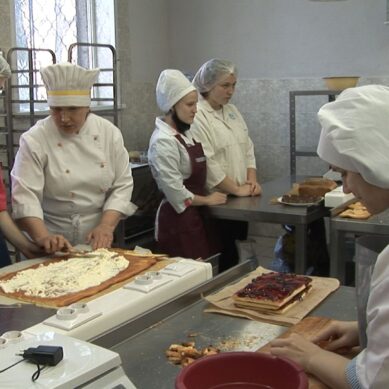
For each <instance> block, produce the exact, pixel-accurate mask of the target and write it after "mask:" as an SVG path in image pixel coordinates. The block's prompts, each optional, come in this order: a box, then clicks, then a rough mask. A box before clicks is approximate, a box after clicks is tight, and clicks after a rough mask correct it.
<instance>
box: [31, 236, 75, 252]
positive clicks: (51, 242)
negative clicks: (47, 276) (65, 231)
mask: <svg viewBox="0 0 389 389" xmlns="http://www.w3.org/2000/svg"><path fill="white" fill-rule="evenodd" d="M35 242H36V244H37V245H38V246H39V247H41V248H42V249H43V250H44V252H45V253H46V254H52V253H55V252H56V251H68V250H70V249H72V245H71V244H70V243H69V241H68V240H66V239H65V238H64V237H63V236H62V235H56V234H49V235H46V236H44V237H43V238H39V239H36V241H35Z"/></svg>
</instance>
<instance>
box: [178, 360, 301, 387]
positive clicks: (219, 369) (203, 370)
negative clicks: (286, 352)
mask: <svg viewBox="0 0 389 389" xmlns="http://www.w3.org/2000/svg"><path fill="white" fill-rule="evenodd" d="M175 387H176V389H221V388H223V389H285V388H288V389H307V388H308V378H307V376H306V375H305V373H304V371H303V369H302V367H300V366H299V365H297V364H295V363H294V362H292V361H290V360H287V359H283V358H278V357H275V356H272V355H270V354H265V353H257V352H228V353H220V354H217V355H210V356H208V357H204V358H201V359H198V360H196V361H195V362H193V363H192V364H190V365H188V366H186V367H185V368H183V369H182V370H181V372H180V374H179V375H178V376H177V378H176V384H175Z"/></svg>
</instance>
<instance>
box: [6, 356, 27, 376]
mask: <svg viewBox="0 0 389 389" xmlns="http://www.w3.org/2000/svg"><path fill="white" fill-rule="evenodd" d="M23 361H25V359H21V360H20V361H17V362H15V363H14V364H12V365H9V366H7V367H6V368H5V369H3V370H0V373H4V372H5V371H6V370H8V369H10V368H11V367H14V366H16V365H17V364H18V363H20V362H23Z"/></svg>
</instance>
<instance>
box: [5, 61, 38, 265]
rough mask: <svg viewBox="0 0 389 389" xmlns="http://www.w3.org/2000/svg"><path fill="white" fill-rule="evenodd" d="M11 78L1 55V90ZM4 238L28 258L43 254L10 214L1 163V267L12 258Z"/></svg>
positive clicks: (9, 262) (9, 70)
mask: <svg viewBox="0 0 389 389" xmlns="http://www.w3.org/2000/svg"><path fill="white" fill-rule="evenodd" d="M9 77H11V69H10V67H9V65H8V63H7V61H6V60H5V59H4V58H3V56H2V55H1V54H0V90H1V89H2V88H4V87H5V82H6V80H7V78H9ZM4 237H5V238H6V239H7V240H8V241H9V242H10V243H11V244H12V245H13V246H15V248H17V249H18V250H19V251H21V252H22V253H23V254H24V255H25V256H26V257H27V258H34V257H38V256H39V255H41V254H42V250H41V249H40V248H39V247H38V246H37V245H36V244H34V243H33V242H31V241H30V240H29V239H27V238H26V236H25V235H24V234H23V233H22V232H21V231H20V230H19V228H18V227H17V226H16V224H15V223H14V221H13V220H12V219H11V217H10V215H9V213H8V210H7V194H6V189H5V186H4V182H3V177H2V165H1V163H0V267H4V266H7V265H10V264H11V258H10V255H9V252H8V247H7V244H6V242H5V240H4Z"/></svg>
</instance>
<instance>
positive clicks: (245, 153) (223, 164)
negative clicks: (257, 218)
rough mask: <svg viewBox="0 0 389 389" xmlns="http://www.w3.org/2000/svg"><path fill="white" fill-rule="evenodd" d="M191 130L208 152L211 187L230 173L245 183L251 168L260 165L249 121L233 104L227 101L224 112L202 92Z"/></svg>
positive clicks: (208, 185) (233, 178) (206, 153)
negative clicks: (248, 126)
mask: <svg viewBox="0 0 389 389" xmlns="http://www.w3.org/2000/svg"><path fill="white" fill-rule="evenodd" d="M191 130H192V134H193V137H194V138H195V139H196V141H198V142H200V143H201V144H202V146H203V149H204V153H205V155H206V156H207V189H208V190H212V189H213V188H214V187H215V186H216V185H218V184H220V182H222V181H223V180H224V178H225V177H226V176H228V177H229V178H231V179H232V180H234V181H235V182H236V183H237V184H238V185H243V184H244V183H245V182H246V180H247V169H248V168H253V169H256V163H255V155H254V145H253V142H252V141H251V139H250V137H249V134H248V129H247V125H246V123H245V121H244V119H243V117H242V115H241V114H240V113H239V111H238V109H237V108H236V107H235V106H234V105H233V104H225V105H224V106H223V110H222V112H221V111H216V110H214V109H213V108H212V107H211V105H210V104H209V103H208V102H207V101H206V100H205V99H204V98H202V97H201V96H200V100H199V102H198V104H197V114H196V116H195V119H194V123H193V124H192V127H191Z"/></svg>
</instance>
